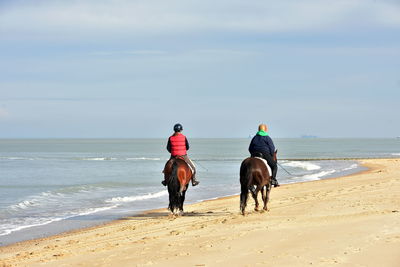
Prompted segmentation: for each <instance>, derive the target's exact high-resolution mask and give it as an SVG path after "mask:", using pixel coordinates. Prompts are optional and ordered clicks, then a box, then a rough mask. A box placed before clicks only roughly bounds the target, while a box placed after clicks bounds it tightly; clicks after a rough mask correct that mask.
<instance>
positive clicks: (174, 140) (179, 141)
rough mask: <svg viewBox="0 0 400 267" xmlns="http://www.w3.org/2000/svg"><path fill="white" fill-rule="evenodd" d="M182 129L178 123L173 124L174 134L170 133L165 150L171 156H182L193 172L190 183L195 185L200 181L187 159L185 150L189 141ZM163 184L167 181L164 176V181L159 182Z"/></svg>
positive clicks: (192, 165)
mask: <svg viewBox="0 0 400 267" xmlns="http://www.w3.org/2000/svg"><path fill="white" fill-rule="evenodd" d="M182 130H183V127H182V125H181V124H180V123H177V124H175V125H174V134H173V135H171V136H170V137H169V138H168V144H167V150H168V152H169V153H171V158H170V159H172V158H176V157H180V158H182V159H183V160H184V161H185V162H186V163H187V164H188V165H189V166H190V168H191V169H192V171H193V174H192V185H193V186H196V185H198V184H199V183H200V182H199V181H197V180H196V177H195V176H196V168H195V166H194V164H193V162H192V161H191V160H190V159H189V157H188V156H187V150H189V142H188V140H187V139H186V136H184V135H183V134H182V133H181V131H182ZM161 183H162V184H163V185H164V186H166V185H167V181H166V179H165V177H164V181H162V182H161Z"/></svg>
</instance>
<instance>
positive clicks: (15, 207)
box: [10, 199, 37, 210]
mask: <svg viewBox="0 0 400 267" xmlns="http://www.w3.org/2000/svg"><path fill="white" fill-rule="evenodd" d="M34 206H37V201H36V200H34V199H33V200H24V201H22V202H20V203H18V204H15V205H11V206H10V208H11V209H13V210H19V209H23V210H25V209H28V208H30V207H34Z"/></svg>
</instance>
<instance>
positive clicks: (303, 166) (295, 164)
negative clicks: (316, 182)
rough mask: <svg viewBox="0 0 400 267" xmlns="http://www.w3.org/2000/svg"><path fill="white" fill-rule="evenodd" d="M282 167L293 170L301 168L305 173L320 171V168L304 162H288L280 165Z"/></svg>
mask: <svg viewBox="0 0 400 267" xmlns="http://www.w3.org/2000/svg"><path fill="white" fill-rule="evenodd" d="M282 165H284V166H287V167H293V168H301V169H304V170H307V171H315V170H319V169H321V166H318V165H316V164H313V163H311V162H306V161H288V162H284V163H282Z"/></svg>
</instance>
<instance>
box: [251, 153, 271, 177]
mask: <svg viewBox="0 0 400 267" xmlns="http://www.w3.org/2000/svg"><path fill="white" fill-rule="evenodd" d="M255 158H256V159H259V160H262V162H264V164H265V165H266V166H267V169H268V173H269V176H272V170H271V167H270V166H269V165H268V162H267V161H266V160H265V159H263V158H260V157H255Z"/></svg>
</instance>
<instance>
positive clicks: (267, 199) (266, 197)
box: [264, 183, 271, 211]
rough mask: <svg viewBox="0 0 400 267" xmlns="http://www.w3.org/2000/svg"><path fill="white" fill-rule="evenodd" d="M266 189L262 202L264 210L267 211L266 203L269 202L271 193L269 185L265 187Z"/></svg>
mask: <svg viewBox="0 0 400 267" xmlns="http://www.w3.org/2000/svg"><path fill="white" fill-rule="evenodd" d="M265 187H266V191H267V192H266V194H265V200H264V210H265V211H268V207H267V205H268V201H269V193H270V192H271V184H270V183H269V184H268V185H266V186H265Z"/></svg>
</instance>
